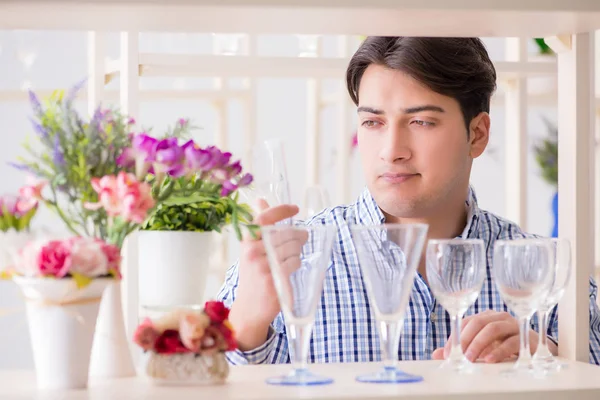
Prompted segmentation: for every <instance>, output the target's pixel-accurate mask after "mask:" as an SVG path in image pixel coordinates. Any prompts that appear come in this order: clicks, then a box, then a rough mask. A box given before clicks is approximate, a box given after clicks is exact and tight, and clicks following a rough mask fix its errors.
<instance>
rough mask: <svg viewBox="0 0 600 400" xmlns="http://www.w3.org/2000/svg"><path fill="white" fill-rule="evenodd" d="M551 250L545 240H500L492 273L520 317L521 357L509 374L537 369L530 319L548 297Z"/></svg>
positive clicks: (511, 306)
mask: <svg viewBox="0 0 600 400" xmlns="http://www.w3.org/2000/svg"><path fill="white" fill-rule="evenodd" d="M553 267H554V265H553V257H552V249H551V246H550V245H549V243H548V241H546V240H543V239H515V240H497V241H496V244H495V245H494V261H493V276H494V280H495V281H496V286H497V287H498V291H499V292H500V295H501V296H502V298H503V300H504V302H505V303H506V305H507V306H508V307H509V308H510V309H511V310H512V311H513V312H514V314H515V315H516V316H517V318H518V319H519V325H520V329H519V338H520V348H519V358H518V359H517V361H516V363H515V364H514V366H513V367H512V368H511V369H510V370H507V371H504V373H506V374H523V373H530V372H533V371H534V368H533V361H532V356H531V348H530V345H529V329H530V321H531V317H532V315H533V313H535V312H536V310H537V309H538V308H540V306H541V304H542V302H543V301H544V298H545V297H546V296H548V293H549V291H550V287H551V285H552V280H553V277H554V273H553Z"/></svg>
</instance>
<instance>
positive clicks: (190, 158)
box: [182, 140, 213, 174]
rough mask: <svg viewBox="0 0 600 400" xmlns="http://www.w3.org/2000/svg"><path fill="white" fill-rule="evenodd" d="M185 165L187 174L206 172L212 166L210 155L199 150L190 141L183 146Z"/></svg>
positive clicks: (205, 151)
mask: <svg viewBox="0 0 600 400" xmlns="http://www.w3.org/2000/svg"><path fill="white" fill-rule="evenodd" d="M182 148H183V152H184V157H185V164H186V168H187V170H188V173H191V174H194V173H196V172H202V171H208V170H209V169H210V166H211V165H212V164H213V157H212V154H211V153H210V152H209V151H207V150H204V149H201V148H199V147H198V146H197V145H196V144H195V143H194V142H193V141H192V140H190V141H189V142H187V143H186V144H184V145H183V147H182Z"/></svg>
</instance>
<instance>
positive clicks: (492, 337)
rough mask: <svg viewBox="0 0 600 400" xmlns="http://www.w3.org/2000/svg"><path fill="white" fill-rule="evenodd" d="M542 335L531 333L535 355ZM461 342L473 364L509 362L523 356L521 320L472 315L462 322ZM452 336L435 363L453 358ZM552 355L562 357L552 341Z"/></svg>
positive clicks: (502, 315) (504, 315)
mask: <svg viewBox="0 0 600 400" xmlns="http://www.w3.org/2000/svg"><path fill="white" fill-rule="evenodd" d="M538 340H539V338H538V334H537V332H535V331H534V330H532V329H530V330H529V344H530V347H531V353H532V354H533V353H535V351H536V349H537V345H538ZM460 343H461V347H462V349H463V352H464V353H465V356H466V357H467V358H468V359H469V360H470V361H472V362H475V361H478V360H483V361H484V362H486V363H497V362H502V361H505V360H506V359H509V358H511V357H513V356H515V355H518V354H519V347H520V343H519V321H518V320H517V319H515V318H514V317H513V316H512V315H510V314H509V313H506V312H498V311H491V310H489V311H485V312H483V313H479V314H475V315H471V316H469V317H466V318H464V319H463V320H462V324H461V332H460ZM451 346H452V337H450V338H449V339H448V342H447V343H446V345H445V346H444V347H443V348H439V349H437V350H435V351H434V352H433V354H432V358H433V359H434V360H442V359H445V358H447V357H448V356H449V354H450V348H451ZM548 347H549V349H550V352H551V353H552V354H554V355H557V354H558V348H557V346H556V345H555V344H554V343H552V342H551V341H548Z"/></svg>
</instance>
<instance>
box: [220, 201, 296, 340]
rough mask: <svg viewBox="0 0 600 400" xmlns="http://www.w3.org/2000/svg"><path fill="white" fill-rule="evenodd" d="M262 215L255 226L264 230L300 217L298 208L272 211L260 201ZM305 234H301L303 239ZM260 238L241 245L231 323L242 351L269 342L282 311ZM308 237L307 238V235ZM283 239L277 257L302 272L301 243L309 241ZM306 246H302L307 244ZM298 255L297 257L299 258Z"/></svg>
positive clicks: (276, 208) (289, 207)
mask: <svg viewBox="0 0 600 400" xmlns="http://www.w3.org/2000/svg"><path fill="white" fill-rule="evenodd" d="M259 209H260V213H259V214H258V215H257V217H256V218H255V220H254V222H255V223H256V224H257V225H260V226H267V225H274V224H276V223H277V222H280V221H283V220H285V219H288V218H291V217H293V216H294V215H296V214H297V213H298V207H297V206H294V205H279V206H276V207H271V208H269V206H268V204H267V203H266V202H265V201H264V200H260V201H259ZM303 233H304V232H301V231H300V232H299V235H302V234H303ZM257 234H258V237H257V238H256V239H253V238H251V237H245V238H244V240H243V241H242V244H241V250H242V254H241V256H240V262H239V270H238V273H239V283H238V288H237V293H236V298H235V301H234V302H233V304H232V306H231V312H230V314H229V320H230V321H231V324H232V325H233V326H234V327H235V329H236V333H237V340H238V345H239V348H240V350H251V349H254V348H256V347H258V346H260V345H261V344H263V343H264V342H265V340H266V339H267V333H268V329H269V325H270V324H271V322H273V320H274V319H275V317H276V316H277V314H278V313H279V311H280V310H281V307H280V306H279V301H278V299H277V293H276V292H275V287H274V285H273V279H272V277H271V270H270V268H269V262H268V260H267V254H266V250H265V245H264V243H263V240H262V239H261V237H260V232H257ZM304 236H307V235H304ZM304 236H303V237H289V238H288V237H286V238H283V235H282V239H285V240H282V243H280V244H281V246H277V253H278V254H281V255H282V256H283V257H285V259H286V261H288V262H287V263H286V266H289V268H290V270H293V269H295V268H298V266H299V264H300V263H299V255H300V252H301V249H302V245H301V244H299V243H300V242H302V241H303V242H306V239H307V237H304ZM303 242H302V243H303ZM296 253H297V254H296Z"/></svg>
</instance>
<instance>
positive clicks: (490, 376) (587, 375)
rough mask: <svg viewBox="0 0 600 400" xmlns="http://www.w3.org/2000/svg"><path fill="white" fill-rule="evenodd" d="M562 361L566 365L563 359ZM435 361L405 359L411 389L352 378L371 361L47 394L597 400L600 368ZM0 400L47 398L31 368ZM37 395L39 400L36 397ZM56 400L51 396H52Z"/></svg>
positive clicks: (7, 379) (18, 374)
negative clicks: (548, 372) (291, 382)
mask: <svg viewBox="0 0 600 400" xmlns="http://www.w3.org/2000/svg"><path fill="white" fill-rule="evenodd" d="M565 362H567V361H565ZM439 363H440V362H439V361H402V362H400V368H401V369H402V370H404V371H406V372H409V373H415V374H418V375H421V376H423V377H424V380H423V381H422V382H418V383H411V384H368V383H360V382H357V381H356V380H355V379H356V376H357V375H359V374H364V373H368V372H373V371H377V370H378V369H380V368H381V365H380V364H376V363H344V364H313V365H310V369H311V371H313V372H316V373H319V374H322V375H326V376H330V377H332V378H333V379H334V383H333V384H330V385H325V386H320V385H317V386H312V387H310V386H309V387H290V386H270V385H267V384H266V383H265V379H266V378H268V377H272V376H277V375H282V374H286V373H288V372H289V371H290V368H291V366H290V365H289V364H284V365H281V364H280V365H252V366H234V367H232V368H231V375H230V377H229V379H228V381H227V383H226V384H225V385H219V386H203V387H194V386H187V387H166V386H155V385H152V384H151V383H149V382H147V381H145V380H144V379H143V378H124V379H114V380H112V381H111V380H110V379H102V380H101V381H99V382H97V383H92V384H91V386H90V388H89V389H88V390H87V391H85V390H75V391H69V392H64V393H63V392H48V393H46V395H47V396H48V398H60V399H62V400H83V399H117V398H119V399H138V398H139V399H157V400H158V399H170V398H177V399H180V400H187V399H190V400H196V399H199V398H202V399H220V400H230V399H240V400H241V399H245V400H274V399H278V400H288V399H313V400H334V399H335V400H346V399H362V400H389V399H419V400H437V399H440V400H441V399H444V400H504V399H507V398H509V399H511V400H512V399H519V400H525V399H537V398H543V399H544V400H559V399H560V400H564V399H567V398H573V399H575V398H576V399H578V400H597V399H598V398H600V380H599V379H598V376H599V374H600V367H598V366H595V365H590V364H585V363H575V362H567V363H568V368H567V369H565V370H563V371H561V373H559V374H557V375H554V376H552V377H547V378H545V379H534V378H532V377H530V376H527V377H514V378H507V377H505V376H502V375H501V374H500V372H501V371H502V370H504V369H507V368H510V367H511V365H512V364H510V363H504V364H487V365H484V364H481V365H480V367H481V369H480V373H479V374H478V375H459V374H455V373H452V372H448V371H441V370H439V369H438V368H437V367H438V366H439ZM0 382H3V384H2V385H0V398H3V399H4V398H7V399H9V398H10V399H12V398H33V397H35V398H38V399H43V398H46V397H45V396H44V395H43V394H42V393H36V389H35V375H34V374H33V372H29V371H6V370H5V371H0ZM36 394H37V397H36ZM52 396H54V397H52Z"/></svg>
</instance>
